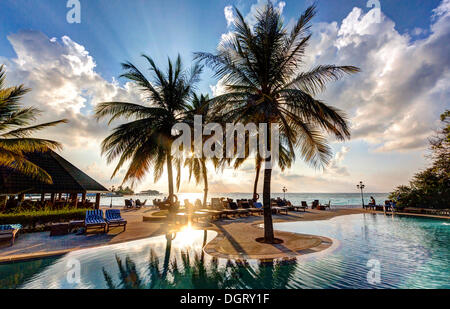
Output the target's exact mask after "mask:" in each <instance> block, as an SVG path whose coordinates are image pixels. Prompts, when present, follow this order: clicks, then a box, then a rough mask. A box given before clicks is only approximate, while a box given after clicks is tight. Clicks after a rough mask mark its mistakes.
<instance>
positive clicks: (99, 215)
mask: <svg viewBox="0 0 450 309" xmlns="http://www.w3.org/2000/svg"><path fill="white" fill-rule="evenodd" d="M84 224H85V225H86V232H87V230H88V228H99V227H100V228H103V232H104V233H106V221H105V219H103V211H102V210H100V209H96V210H88V211H86V219H85V220H84Z"/></svg>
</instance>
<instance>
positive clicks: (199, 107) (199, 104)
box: [184, 94, 212, 207]
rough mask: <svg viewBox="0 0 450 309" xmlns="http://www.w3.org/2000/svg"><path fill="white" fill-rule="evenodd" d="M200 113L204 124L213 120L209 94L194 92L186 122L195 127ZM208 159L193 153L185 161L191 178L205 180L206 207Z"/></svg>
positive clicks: (205, 201)
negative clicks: (195, 119)
mask: <svg viewBox="0 0 450 309" xmlns="http://www.w3.org/2000/svg"><path fill="white" fill-rule="evenodd" d="M198 115H200V116H202V119H203V124H207V123H209V122H211V121H212V115H211V110H210V108H209V96H208V95H203V94H201V95H200V96H198V95H197V94H194V96H193V100H192V104H191V105H189V106H188V108H187V112H186V123H188V124H189V125H190V127H191V129H193V128H194V117H195V116H198ZM203 124H202V125H203ZM207 138H208V136H203V139H202V142H205V141H206V140H207ZM192 145H193V143H192ZM202 148H203V143H202ZM193 151H194V150H193V149H192V152H193ZM206 161H207V158H206V156H205V155H204V154H203V153H202V155H201V157H198V156H194V155H192V156H190V157H187V158H186V159H185V161H184V166H185V167H187V168H188V169H189V180H190V179H191V178H192V176H194V179H195V182H196V183H197V184H199V183H200V182H201V181H203V206H204V207H206V203H207V200H208V170H207V168H206Z"/></svg>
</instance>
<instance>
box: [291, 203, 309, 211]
mask: <svg viewBox="0 0 450 309" xmlns="http://www.w3.org/2000/svg"><path fill="white" fill-rule="evenodd" d="M306 209H308V204H307V203H306V202H305V201H302V205H301V206H294V210H295V211H300V210H303V212H306Z"/></svg>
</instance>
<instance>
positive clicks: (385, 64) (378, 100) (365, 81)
mask: <svg viewBox="0 0 450 309" xmlns="http://www.w3.org/2000/svg"><path fill="white" fill-rule="evenodd" d="M265 3H266V1H264V0H258V1H257V3H255V4H253V5H252V6H251V8H250V12H249V13H248V14H247V15H246V19H247V20H248V21H249V22H250V23H254V22H255V19H254V16H255V14H256V12H257V11H258V10H259V9H261V8H262V6H263V5H264V4H265ZM274 3H275V5H277V6H278V7H279V9H280V10H281V11H282V10H283V9H284V6H285V3H283V2H274ZM376 10H377V9H376V8H374V9H372V10H370V11H369V12H367V13H364V12H363V10H362V9H361V8H357V7H355V8H353V10H352V11H351V12H350V13H349V14H348V15H347V16H346V18H344V19H343V20H342V22H341V23H340V24H339V23H337V22H331V23H314V24H313V28H312V31H313V37H312V39H311V44H310V46H309V47H308V49H307V51H306V56H305V65H304V67H303V68H302V70H305V69H309V68H311V67H314V66H315V65H318V64H337V65H355V66H358V67H360V68H361V69H362V72H361V73H359V74H356V75H353V76H350V77H345V78H344V79H343V80H341V81H339V82H336V83H331V84H330V85H329V87H328V89H327V91H326V92H324V93H323V94H321V95H320V96H319V98H321V99H324V100H325V101H326V102H328V103H329V104H331V105H335V106H337V107H339V108H341V109H343V110H344V111H345V112H346V113H347V114H348V116H349V120H350V122H351V128H352V139H353V140H362V141H364V142H366V143H368V145H369V147H370V148H371V149H372V150H373V151H376V152H389V151H410V150H421V149H425V148H426V147H427V145H428V137H429V136H430V135H432V134H433V130H434V129H435V128H436V127H437V126H438V118H439V117H438V116H439V114H440V113H442V111H443V110H444V109H445V108H450V102H449V100H448V98H449V97H450V88H449V85H450V44H448V42H450V0H444V1H442V2H441V4H440V5H439V6H438V7H437V8H436V9H435V10H433V14H432V16H430V19H431V20H432V25H431V27H430V29H420V30H419V29H415V30H414V31H413V35H416V36H417V35H419V34H421V35H422V38H421V39H416V40H414V39H412V38H411V37H410V36H409V34H407V33H404V34H401V33H399V32H398V31H397V30H396V27H395V23H394V22H393V21H392V20H391V19H389V18H388V17H387V16H385V15H384V14H383V13H381V18H380V19H379V18H377V16H376V14H375V13H376ZM424 35H426V36H425V37H423V36H424ZM229 36H230V33H228V34H226V35H224V36H223V38H222V39H226V38H228V37H229ZM211 89H212V90H213V92H214V94H216V93H217V94H220V93H223V83H222V82H221V81H219V82H218V83H217V84H216V85H215V86H211Z"/></svg>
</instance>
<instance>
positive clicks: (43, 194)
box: [41, 193, 45, 202]
mask: <svg viewBox="0 0 450 309" xmlns="http://www.w3.org/2000/svg"><path fill="white" fill-rule="evenodd" d="M41 202H45V193H42V194H41Z"/></svg>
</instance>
